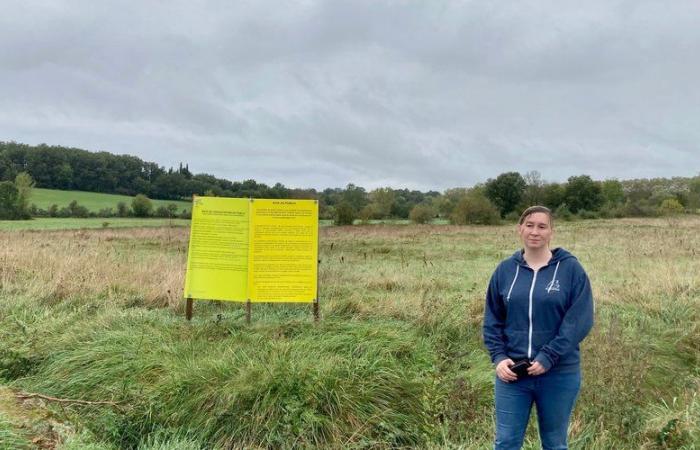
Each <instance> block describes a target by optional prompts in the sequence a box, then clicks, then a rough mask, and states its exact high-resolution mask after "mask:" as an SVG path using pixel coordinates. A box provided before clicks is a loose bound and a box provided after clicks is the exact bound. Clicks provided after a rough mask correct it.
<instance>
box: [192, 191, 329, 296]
mask: <svg viewBox="0 0 700 450" xmlns="http://www.w3.org/2000/svg"><path fill="white" fill-rule="evenodd" d="M317 260H318V203H317V202H316V201H315V200H266V199H252V200H250V199H237V198H222V197H195V199H194V204H193V207H192V228H191V234H190V245H189V254H188V258H187V275H186V277H185V292H184V295H185V298H196V299H210V300H230V301H247V300H250V301H251V302H313V301H314V300H316V295H317V294H316V292H317V283H318V266H317Z"/></svg>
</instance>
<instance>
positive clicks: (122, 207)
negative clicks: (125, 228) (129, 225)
mask: <svg viewBox="0 0 700 450" xmlns="http://www.w3.org/2000/svg"><path fill="white" fill-rule="evenodd" d="M117 215H118V216H119V217H128V216H129V207H128V206H127V205H126V203H124V202H119V203H117Z"/></svg>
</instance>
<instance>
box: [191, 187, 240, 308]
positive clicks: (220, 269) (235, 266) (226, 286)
mask: <svg viewBox="0 0 700 450" xmlns="http://www.w3.org/2000/svg"><path fill="white" fill-rule="evenodd" d="M249 222H250V201H249V200H248V199H247V198H221V197H195V198H194V199H193V202H192V222H191V231H190V246H189V252H188V255H187V275H186V276H185V297H186V298H197V299H211V300H231V301H246V300H247V299H248V229H249V227H250V224H249Z"/></svg>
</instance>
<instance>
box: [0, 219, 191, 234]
mask: <svg viewBox="0 0 700 450" xmlns="http://www.w3.org/2000/svg"><path fill="white" fill-rule="evenodd" d="M189 225H190V221H189V220H187V219H155V218H154V219H141V218H136V217H108V218H101V217H97V218H95V217H92V218H85V219H74V218H58V217H39V218H34V219H32V220H0V231H41V230H79V229H93V228H142V227H146V228H152V227H189Z"/></svg>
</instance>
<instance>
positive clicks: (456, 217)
mask: <svg viewBox="0 0 700 450" xmlns="http://www.w3.org/2000/svg"><path fill="white" fill-rule="evenodd" d="M500 221H501V215H500V213H499V211H498V209H497V208H496V207H495V206H494V205H493V203H491V201H490V200H489V199H488V198H487V197H486V196H485V195H484V194H482V193H481V192H478V191H474V190H472V191H470V192H469V193H467V195H465V196H464V197H463V198H462V199H461V200H459V202H458V203H457V205H456V206H455V208H454V210H453V211H452V214H451V215H450V222H452V223H453V224H456V225H467V224H474V225H495V224H498V223H500Z"/></svg>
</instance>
